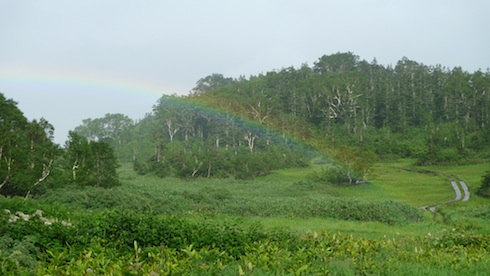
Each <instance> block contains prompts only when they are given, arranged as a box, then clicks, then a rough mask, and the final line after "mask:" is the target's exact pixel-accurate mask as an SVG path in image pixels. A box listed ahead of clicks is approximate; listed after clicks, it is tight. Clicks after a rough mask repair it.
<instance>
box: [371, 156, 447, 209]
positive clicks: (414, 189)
mask: <svg viewBox="0 0 490 276" xmlns="http://www.w3.org/2000/svg"><path fill="white" fill-rule="evenodd" d="M399 165H403V164H395V165H393V164H392V163H379V164H377V165H376V166H375V168H374V173H375V175H376V177H375V179H373V180H372V183H373V185H374V186H377V187H378V188H379V189H380V190H382V191H383V194H385V195H386V196H387V197H389V198H391V199H393V200H398V201H403V202H406V203H408V204H411V205H413V206H418V207H421V206H425V205H429V204H434V203H442V202H447V201H449V200H452V199H454V197H455V193H454V190H453V188H452V185H451V183H450V182H449V181H448V180H447V178H446V177H444V176H440V175H433V174H427V173H419V172H416V171H408V170H405V169H404V167H402V166H399ZM405 165H406V164H405Z"/></svg>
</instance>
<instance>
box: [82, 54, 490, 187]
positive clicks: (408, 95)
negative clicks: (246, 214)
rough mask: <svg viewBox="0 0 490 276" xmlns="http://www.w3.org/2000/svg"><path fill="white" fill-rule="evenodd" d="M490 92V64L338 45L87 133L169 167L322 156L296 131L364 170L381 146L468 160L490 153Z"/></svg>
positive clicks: (189, 171) (210, 171) (223, 172)
mask: <svg viewBox="0 0 490 276" xmlns="http://www.w3.org/2000/svg"><path fill="white" fill-rule="evenodd" d="M489 90H490V72H488V70H487V72H481V71H477V72H473V73H469V72H466V71H464V70H463V69H462V68H459V67H456V68H453V69H449V68H445V67H442V66H440V65H436V66H427V65H424V64H421V63H418V62H416V61H412V60H409V59H407V58H403V59H402V60H400V61H398V62H397V63H396V65H395V66H394V67H393V66H383V65H380V64H378V63H377V62H376V60H374V61H372V62H367V61H365V60H361V59H360V58H359V57H358V56H356V55H354V54H353V53H350V52H349V53H337V54H334V55H325V56H322V57H320V58H319V59H318V60H317V61H316V62H314V65H313V66H312V67H310V66H308V65H302V66H301V67H299V68H293V67H289V68H284V69H281V70H274V71H271V72H267V73H265V74H259V75H257V76H250V77H248V78H246V77H240V78H238V79H233V78H227V77H224V76H223V75H221V74H212V75H210V76H207V77H204V78H202V79H200V80H199V81H198V82H197V86H196V87H195V88H194V89H193V90H192V93H191V94H190V95H188V96H185V97H178V96H163V97H162V98H161V99H159V101H158V102H157V103H156V104H155V106H154V108H153V111H152V112H151V113H149V114H148V115H147V116H146V117H145V118H144V119H142V120H141V121H139V122H138V123H134V122H132V121H131V120H130V119H129V118H127V117H126V116H124V115H121V114H108V115H107V116H106V117H105V118H98V119H87V120H85V121H84V122H83V124H82V125H81V126H79V127H77V129H76V131H77V132H78V133H79V134H82V135H85V136H86V137H89V138H90V137H91V139H104V140H106V141H109V142H111V143H112V144H113V145H114V146H115V147H116V149H117V152H118V154H119V156H120V157H121V158H122V159H123V160H124V159H125V160H133V162H134V164H135V169H136V170H138V171H139V172H141V173H148V172H153V173H157V174H159V175H161V176H166V175H178V176H183V177H198V176H205V177H210V176H227V175H230V174H232V175H234V176H235V177H236V176H239V177H249V176H254V175H263V174H266V173H268V172H269V171H271V170H273V169H277V168H282V167H291V166H303V165H305V164H306V163H307V161H308V159H309V158H310V157H311V156H308V157H305V153H306V152H304V151H302V150H301V149H298V147H295V146H294V145H293V144H292V143H291V140H292V139H293V140H295V141H299V143H301V144H304V145H308V146H310V147H312V148H314V149H316V150H317V151H318V152H323V153H327V154H328V155H329V156H334V157H335V158H336V159H339V160H341V163H344V164H350V166H349V167H350V168H351V170H354V168H357V169H356V170H357V171H359V170H361V171H362V170H363V168H364V167H363V166H361V165H359V164H358V163H359V162H357V161H359V160H364V161H362V162H360V163H366V161H365V160H371V161H369V162H367V163H370V162H371V163H372V160H373V158H372V156H373V155H376V156H377V157H379V158H397V157H412V158H416V159H417V160H418V162H419V163H421V164H433V163H449V162H466V161H468V160H469V159H473V160H474V159H475V158H476V159H487V158H488V157H489V156H490V147H489V146H488V145H489V139H490V138H489V137H490V126H489V124H488V122H489V121H490V118H489V116H490V91H489ZM359 156H361V157H362V158H360V159H359ZM353 160H357V161H353ZM356 164H357V165H356ZM360 175H361V176H362V173H361V174H360ZM349 181H352V179H351V178H350V177H349Z"/></svg>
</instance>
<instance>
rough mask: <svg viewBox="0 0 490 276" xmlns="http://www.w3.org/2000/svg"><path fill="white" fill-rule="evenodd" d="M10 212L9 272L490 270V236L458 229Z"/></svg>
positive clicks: (27, 205)
mask: <svg viewBox="0 0 490 276" xmlns="http://www.w3.org/2000/svg"><path fill="white" fill-rule="evenodd" d="M22 202H23V203H22ZM7 207H8V208H9V210H12V211H11V214H7V213H5V212H2V214H0V220H1V224H0V225H1V226H0V229H1V232H2V238H1V239H0V261H1V262H2V266H1V269H2V273H3V274H5V275H11V274H16V275H18V274H23V275H25V274H42V275H46V274H48V275H56V274H62V273H65V274H92V273H95V274H107V273H113V274H128V275H132V274H137V275H141V274H143V275H150V274H152V273H153V274H154V275H156V274H191V275H193V274H196V275H200V274H293V273H294V274H327V275H328V274H336V273H351V274H397V275H398V274H400V275H413V274H418V273H423V274H427V273H429V274H430V273H437V274H451V273H457V274H479V273H483V272H484V271H486V269H487V268H488V265H489V264H490V259H489V257H488V256H489V254H488V253H489V252H488V250H489V249H490V247H489V244H490V236H488V234H472V233H467V232H466V231H465V230H464V229H460V228H450V229H447V230H446V229H441V230H439V231H436V232H432V233H427V232H425V234H423V235H417V236H407V237H402V236H398V237H385V238H379V239H366V238H360V237H355V236H352V235H345V234H342V233H336V232H308V233H303V234H292V233H289V232H286V231H277V230H267V229H264V228H263V227H261V226H260V225H256V224H255V225H251V226H242V225H240V223H238V222H236V221H225V222H223V221H222V222H217V221H210V220H198V221H194V222H191V221H190V220H187V219H183V218H178V217H172V216H157V215H155V214H151V213H136V212H132V211H128V210H105V211H100V212H95V213H84V212H74V211H73V210H72V211H69V212H67V210H65V211H63V210H61V211H60V210H57V211H56V212H57V214H56V212H53V211H54V210H53V211H50V210H49V208H47V209H46V212H45V214H43V215H42V216H39V215H34V214H33V215H32V216H30V218H29V219H28V220H24V219H19V220H17V221H15V222H11V221H9V218H11V215H12V213H19V212H22V213H23V214H28V213H30V212H31V210H33V209H34V208H38V207H40V208H42V206H39V203H36V202H29V201H23V200H22V201H20V200H17V199H12V200H4V201H3V202H2V208H7ZM45 207H47V206H45ZM14 208H17V209H14ZM36 213H39V212H36ZM68 213H69V216H70V218H71V219H70V222H71V224H70V225H63V224H62V223H61V222H62V220H61V219H58V220H57V222H55V223H53V224H51V225H48V224H45V223H43V221H42V220H41V219H40V218H41V217H46V218H47V217H51V218H52V219H54V217H53V216H54V215H57V216H60V217H63V216H67V215H68ZM6 233H8V234H6Z"/></svg>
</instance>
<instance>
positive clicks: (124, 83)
mask: <svg viewBox="0 0 490 276" xmlns="http://www.w3.org/2000/svg"><path fill="white" fill-rule="evenodd" d="M19 85H22V86H27V87H29V86H33V87H63V88H65V87H66V88H71V89H76V90H81V91H85V92H87V93H94V94H97V93H100V92H101V91H110V92H117V93H119V94H121V95H125V94H127V95H139V96H144V97H152V98H158V97H160V96H161V95H162V94H164V93H173V92H172V91H169V90H170V89H171V88H170V87H163V86H162V85H161V84H155V83H152V82H150V81H146V80H137V79H132V78H128V77H124V76H117V75H110V74H107V73H104V74H95V73H91V72H84V71H70V70H53V69H42V70H40V69H35V70H24V69H19V68H9V69H8V70H6V69H0V91H1V89H4V87H5V86H8V87H10V86H19Z"/></svg>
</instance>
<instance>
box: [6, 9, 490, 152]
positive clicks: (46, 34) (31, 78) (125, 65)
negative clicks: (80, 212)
mask: <svg viewBox="0 0 490 276" xmlns="http://www.w3.org/2000/svg"><path fill="white" fill-rule="evenodd" d="M0 7H1V8H0V93H3V94H4V95H5V97H7V98H11V99H14V100H15V101H16V102H18V107H19V108H20V109H21V111H23V112H24V115H25V116H26V117H27V118H28V119H30V120H33V119H40V118H41V117H43V118H45V119H47V120H48V121H49V122H50V123H51V124H53V125H54V127H55V129H56V131H55V142H57V143H59V144H64V141H65V140H66V137H67V134H68V131H69V130H73V129H74V128H75V127H76V126H78V125H80V124H81V122H82V120H83V119H87V118H99V117H103V116H104V115H105V114H107V113H123V114H126V115H128V116H129V117H130V118H132V119H141V118H143V116H144V115H145V114H146V113H149V112H151V109H152V106H153V105H154V103H155V102H156V101H157V100H158V99H159V98H160V97H161V96H162V95H163V94H177V95H187V94H188V93H189V91H190V90H191V89H192V88H193V87H195V84H196V82H197V81H198V80H199V79H201V78H203V77H206V76H208V75H211V74H213V73H219V74H223V75H224V76H225V77H233V78H238V77H239V76H241V75H243V76H246V77H248V76H250V75H257V74H260V73H265V72H268V71H271V70H276V69H277V70H279V69H281V68H285V67H290V66H294V67H296V68H297V67H300V66H301V65H302V64H304V63H307V64H309V65H310V66H312V65H313V63H314V62H315V61H316V60H318V58H320V57H321V56H322V55H330V54H334V53H337V52H349V51H350V52H353V53H354V54H356V55H358V56H359V57H360V58H361V59H364V60H367V61H368V62H370V61H372V60H373V59H374V58H376V60H377V62H378V63H379V64H383V65H395V64H396V62H397V61H398V60H400V59H401V58H403V57H407V58H409V59H411V60H414V61H417V62H419V63H423V64H426V65H436V64H441V65H443V66H446V67H448V68H453V67H455V66H461V67H462V68H463V70H466V71H468V72H474V71H476V70H479V69H481V70H483V71H486V70H487V68H489V67H490V50H489V49H490V35H489V31H488V26H490V16H488V11H490V1H487V0H465V1H455V0H410V1H408V0H407V1H406V0H370V1H367V0H344V1H340V0H337V1H333V0H302V1H297V0H296V1H290V0H282V1H281V0H193V1H191V0H180V1H167V0H141V1H134V0H131V1H129V0H104V1H100V0H84V1H66V0H43V1H36V0H26V1H11V0H0ZM1 112H2V111H1V110H0V113H1Z"/></svg>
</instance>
